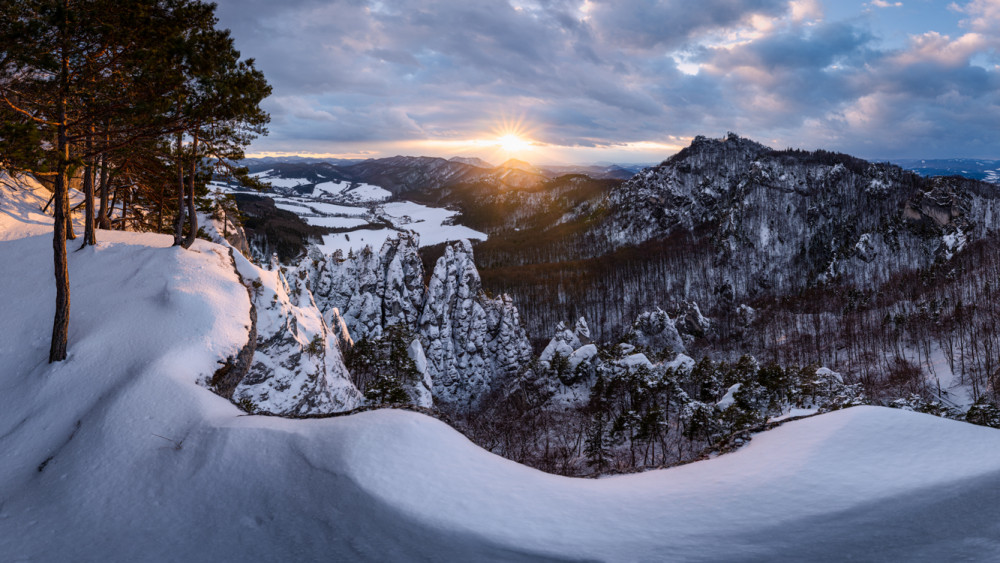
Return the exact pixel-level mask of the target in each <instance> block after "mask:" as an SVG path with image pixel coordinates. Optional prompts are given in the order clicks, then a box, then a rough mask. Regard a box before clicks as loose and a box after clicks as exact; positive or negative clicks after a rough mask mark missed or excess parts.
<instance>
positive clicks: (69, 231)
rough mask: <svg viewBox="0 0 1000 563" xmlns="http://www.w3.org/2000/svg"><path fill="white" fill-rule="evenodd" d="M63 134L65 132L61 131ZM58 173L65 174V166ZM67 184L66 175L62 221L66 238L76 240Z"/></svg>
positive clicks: (67, 145) (67, 146)
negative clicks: (63, 218)
mask: <svg viewBox="0 0 1000 563" xmlns="http://www.w3.org/2000/svg"><path fill="white" fill-rule="evenodd" d="M63 135H64V136H65V133H63ZM61 153H62V149H60V154H61ZM66 161H67V163H68V162H69V143H68V142H67V143H66ZM67 168H68V165H67ZM60 174H64V175H65V168H64V169H63V172H60ZM69 184H70V178H69V176H66V180H65V183H64V184H63V185H64V186H65V187H64V188H63V194H62V199H63V205H64V206H65V209H66V215H65V221H64V222H65V223H66V240H76V233H75V232H74V231H73V209H72V207H71V206H70V204H69Z"/></svg>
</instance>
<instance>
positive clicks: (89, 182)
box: [81, 128, 97, 248]
mask: <svg viewBox="0 0 1000 563" xmlns="http://www.w3.org/2000/svg"><path fill="white" fill-rule="evenodd" d="M85 146H86V152H87V154H88V155H89V154H90V152H91V151H92V150H93V148H94V141H93V128H91V131H90V132H89V133H88V134H87V141H86V144H85ZM94 168H95V167H94V157H92V156H91V157H88V158H87V166H86V167H85V168H84V169H83V197H84V201H85V203H84V209H85V212H84V221H83V223H84V227H83V246H81V248H83V247H84V246H87V245H96V244H97V236H96V235H95V233H94V173H95V172H96V171H95V169H94Z"/></svg>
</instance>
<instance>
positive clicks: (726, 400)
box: [715, 383, 742, 409]
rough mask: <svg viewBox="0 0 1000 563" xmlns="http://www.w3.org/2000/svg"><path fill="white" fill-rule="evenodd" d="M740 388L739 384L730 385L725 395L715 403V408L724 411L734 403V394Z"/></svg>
mask: <svg viewBox="0 0 1000 563" xmlns="http://www.w3.org/2000/svg"><path fill="white" fill-rule="evenodd" d="M741 386H742V385H741V384H739V383H736V384H735V385H732V386H731V387H730V388H729V389H727V390H726V394H725V395H724V396H723V397H722V398H721V399H719V402H718V403H715V406H717V407H719V408H720V409H724V408H726V407H728V406H730V405H732V404H733V403H735V402H736V392H737V391H739V390H740V387H741Z"/></svg>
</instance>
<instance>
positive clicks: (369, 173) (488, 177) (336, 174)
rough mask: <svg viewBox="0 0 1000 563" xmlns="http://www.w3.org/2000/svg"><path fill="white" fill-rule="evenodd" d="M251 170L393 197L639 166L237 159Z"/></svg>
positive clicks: (605, 175) (627, 174)
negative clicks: (374, 189)
mask: <svg viewBox="0 0 1000 563" xmlns="http://www.w3.org/2000/svg"><path fill="white" fill-rule="evenodd" d="M242 164H243V165H245V166H247V167H248V168H249V169H250V172H251V173H260V172H265V171H268V170H271V171H273V173H272V174H269V176H276V177H281V178H296V179H303V180H306V182H302V183H301V185H302V186H303V189H311V187H312V186H313V185H314V184H316V183H320V182H328V181H349V182H363V183H367V184H374V185H377V186H381V187H383V188H385V189H387V190H389V191H390V192H392V193H393V194H394V195H399V194H402V193H406V192H410V191H415V190H434V189H438V188H441V187H444V186H448V185H455V184H461V183H480V182H488V183H491V184H493V185H495V186H498V187H509V188H519V189H522V188H533V187H538V186H540V185H542V184H543V183H545V182H546V181H548V180H550V179H553V178H557V177H559V176H565V175H585V176H589V177H591V178H594V179H602V180H603V179H616V180H627V179H628V178H631V177H632V176H633V175H635V174H636V173H637V172H638V171H639V170H641V169H642V168H643V167H642V166H641V165H636V164H630V165H622V166H620V165H617V164H612V165H608V166H598V165H594V166H587V165H533V164H530V163H528V162H524V161H522V160H516V159H510V160H508V161H507V162H504V163H503V164H501V165H499V166H494V165H493V164H491V163H489V162H486V161H485V160H482V159H480V158H471V157H453V158H451V159H444V158H437V157H428V156H393V157H388V158H378V159H368V160H360V161H359V160H337V159H333V160H330V159H316V158H305V157H267V158H248V159H245V160H244V161H243V162H242Z"/></svg>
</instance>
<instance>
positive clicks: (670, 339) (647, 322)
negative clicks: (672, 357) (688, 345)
mask: <svg viewBox="0 0 1000 563" xmlns="http://www.w3.org/2000/svg"><path fill="white" fill-rule="evenodd" d="M695 310H697V306H695ZM699 316H700V314H699ZM626 340H628V341H629V342H630V343H632V344H633V345H635V346H642V347H643V348H645V349H647V350H649V351H651V352H660V351H663V350H670V351H672V352H683V351H684V342H683V340H681V335H680V333H679V332H678V331H677V326H676V325H675V324H674V321H673V320H672V319H671V318H670V317H669V316H667V314H666V313H665V312H663V310H662V309H660V308H656V309H655V310H653V311H646V312H645V313H642V314H641V315H639V317H638V318H637V319H636V320H635V322H634V323H633V324H632V330H631V331H630V332H629V335H628V337H627V338H626Z"/></svg>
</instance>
